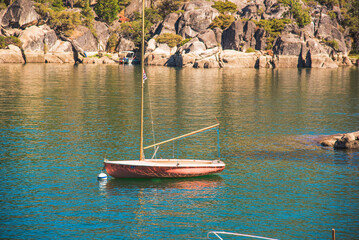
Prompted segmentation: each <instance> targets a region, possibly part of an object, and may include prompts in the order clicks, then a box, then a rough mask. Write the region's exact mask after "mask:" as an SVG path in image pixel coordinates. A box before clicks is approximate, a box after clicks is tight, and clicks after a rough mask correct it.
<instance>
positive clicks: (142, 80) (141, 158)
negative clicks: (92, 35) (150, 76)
mask: <svg viewBox="0 0 359 240" xmlns="http://www.w3.org/2000/svg"><path fill="white" fill-rule="evenodd" d="M144 53H145V0H142V43H141V143H140V161H143V160H144V153H143V88H144V72H145V68H144Z"/></svg>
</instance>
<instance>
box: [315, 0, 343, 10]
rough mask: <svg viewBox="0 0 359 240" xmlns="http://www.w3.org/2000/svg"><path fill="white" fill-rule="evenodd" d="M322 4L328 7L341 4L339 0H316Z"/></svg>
mask: <svg viewBox="0 0 359 240" xmlns="http://www.w3.org/2000/svg"><path fill="white" fill-rule="evenodd" d="M316 1H317V2H318V3H320V4H321V5H325V6H327V7H331V8H332V7H333V6H336V5H338V4H339V1H338V0H316Z"/></svg>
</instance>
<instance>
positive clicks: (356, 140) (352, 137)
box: [334, 131, 359, 149]
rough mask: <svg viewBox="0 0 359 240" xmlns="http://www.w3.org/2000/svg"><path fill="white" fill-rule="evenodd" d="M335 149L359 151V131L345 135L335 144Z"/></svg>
mask: <svg viewBox="0 0 359 240" xmlns="http://www.w3.org/2000/svg"><path fill="white" fill-rule="evenodd" d="M334 149H359V131H358V132H353V133H347V134H344V135H343V137H342V138H340V139H338V140H337V141H336V142H335V143H334Z"/></svg>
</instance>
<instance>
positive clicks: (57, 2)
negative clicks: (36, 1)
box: [51, 0, 65, 12]
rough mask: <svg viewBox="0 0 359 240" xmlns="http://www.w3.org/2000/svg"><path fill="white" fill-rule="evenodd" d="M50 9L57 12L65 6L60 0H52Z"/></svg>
mask: <svg viewBox="0 0 359 240" xmlns="http://www.w3.org/2000/svg"><path fill="white" fill-rule="evenodd" d="M51 9H52V10H54V11H57V12H59V11H62V10H64V9H65V8H64V4H63V3H62V0H53V1H52V6H51Z"/></svg>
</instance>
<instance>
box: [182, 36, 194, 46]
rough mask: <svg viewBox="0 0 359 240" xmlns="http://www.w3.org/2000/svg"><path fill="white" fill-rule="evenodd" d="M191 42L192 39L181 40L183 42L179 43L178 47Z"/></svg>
mask: <svg viewBox="0 0 359 240" xmlns="http://www.w3.org/2000/svg"><path fill="white" fill-rule="evenodd" d="M191 40H192V38H186V39H183V40H182V41H181V42H180V46H183V45H185V44H186V43H188V42H189V41H191Z"/></svg>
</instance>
